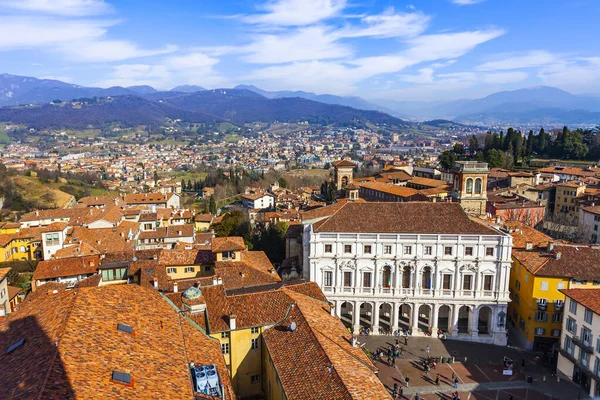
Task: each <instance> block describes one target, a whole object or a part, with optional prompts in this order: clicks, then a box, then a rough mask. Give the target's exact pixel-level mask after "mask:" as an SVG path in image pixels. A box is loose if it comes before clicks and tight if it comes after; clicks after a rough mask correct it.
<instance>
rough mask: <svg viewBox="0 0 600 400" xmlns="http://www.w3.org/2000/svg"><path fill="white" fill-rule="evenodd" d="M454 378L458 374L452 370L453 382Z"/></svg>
mask: <svg viewBox="0 0 600 400" xmlns="http://www.w3.org/2000/svg"><path fill="white" fill-rule="evenodd" d="M454 378H456V374H455V373H454V371H452V382H454Z"/></svg>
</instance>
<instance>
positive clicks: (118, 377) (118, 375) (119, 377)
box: [112, 371, 132, 385]
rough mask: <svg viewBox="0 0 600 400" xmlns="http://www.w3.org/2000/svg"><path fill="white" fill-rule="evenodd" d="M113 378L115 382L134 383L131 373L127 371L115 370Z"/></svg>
mask: <svg viewBox="0 0 600 400" xmlns="http://www.w3.org/2000/svg"><path fill="white" fill-rule="evenodd" d="M112 380H113V382H116V383H120V384H123V385H131V384H132V379H131V374H128V373H125V372H119V371H113V373H112Z"/></svg>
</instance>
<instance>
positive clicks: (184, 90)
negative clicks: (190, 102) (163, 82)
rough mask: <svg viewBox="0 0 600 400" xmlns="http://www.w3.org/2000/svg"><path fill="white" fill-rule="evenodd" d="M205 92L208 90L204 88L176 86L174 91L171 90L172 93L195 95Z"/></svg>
mask: <svg viewBox="0 0 600 400" xmlns="http://www.w3.org/2000/svg"><path fill="white" fill-rule="evenodd" d="M203 90H206V89H205V88H203V87H202V86H197V85H181V86H175V87H174V88H173V89H171V92H180V93H194V92H201V91H203Z"/></svg>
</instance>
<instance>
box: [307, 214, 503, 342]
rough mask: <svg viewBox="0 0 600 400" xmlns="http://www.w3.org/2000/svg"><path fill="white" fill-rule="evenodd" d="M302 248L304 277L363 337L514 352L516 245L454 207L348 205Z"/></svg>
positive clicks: (314, 230) (312, 230) (313, 227)
mask: <svg viewBox="0 0 600 400" xmlns="http://www.w3.org/2000/svg"><path fill="white" fill-rule="evenodd" d="M425 216H427V217H425ZM303 247H304V253H305V254H304V257H303V260H304V265H303V276H304V278H305V279H307V280H311V281H314V282H316V283H317V284H318V285H319V286H320V287H321V289H322V290H323V292H324V294H325V295H326V296H327V298H328V300H329V301H330V302H331V303H333V306H334V307H335V311H336V313H337V315H338V316H339V317H340V318H341V319H342V321H343V322H344V323H345V324H346V326H347V327H349V328H351V329H352V330H353V331H354V332H355V333H358V332H360V331H361V329H369V330H371V331H372V332H374V333H375V334H377V333H379V332H380V331H386V332H391V331H395V330H397V329H403V330H408V331H412V335H425V334H427V332H430V333H433V334H435V333H437V332H438V329H439V330H440V331H442V332H443V333H445V334H447V335H449V337H450V338H454V339H460V340H467V341H476V342H484V343H493V344H498V345H505V344H506V340H507V339H506V326H505V323H506V310H507V303H508V301H509V292H508V282H509V275H510V265H511V247H512V238H511V237H510V236H509V235H507V234H505V233H502V232H500V231H499V230H495V229H492V228H491V227H488V226H484V225H481V224H479V223H476V222H473V221H471V220H470V219H469V218H468V216H467V215H466V214H465V212H464V211H463V210H462V209H461V207H460V205H458V204H456V203H429V202H413V203H348V204H346V205H344V206H343V207H342V208H340V209H339V210H338V211H337V212H335V213H334V214H333V215H331V216H330V217H328V218H325V219H322V220H320V221H318V222H315V223H313V224H307V225H305V227H304V233H303Z"/></svg>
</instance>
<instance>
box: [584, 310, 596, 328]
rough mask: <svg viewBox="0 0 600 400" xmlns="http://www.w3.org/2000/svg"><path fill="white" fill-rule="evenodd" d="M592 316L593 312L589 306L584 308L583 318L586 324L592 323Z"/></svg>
mask: <svg viewBox="0 0 600 400" xmlns="http://www.w3.org/2000/svg"><path fill="white" fill-rule="evenodd" d="M593 317H594V313H593V312H592V310H590V309H589V308H586V309H585V314H584V317H583V319H584V320H585V322H587V323H588V324H591V323H592V318H593Z"/></svg>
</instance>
